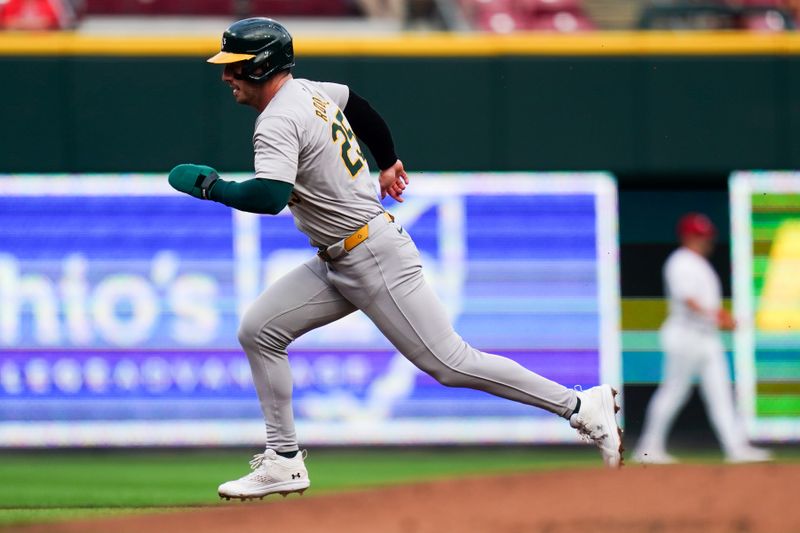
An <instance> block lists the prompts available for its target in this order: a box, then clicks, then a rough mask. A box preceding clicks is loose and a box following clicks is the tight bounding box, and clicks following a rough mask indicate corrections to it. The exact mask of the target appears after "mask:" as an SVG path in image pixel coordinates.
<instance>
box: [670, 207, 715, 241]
mask: <svg viewBox="0 0 800 533" xmlns="http://www.w3.org/2000/svg"><path fill="white" fill-rule="evenodd" d="M716 234H717V228H715V227H714V223H713V222H711V220H710V219H709V218H708V217H707V216H705V215H703V214H701V213H687V214H685V215H683V216H682V217H681V219H680V220H679V221H678V237H680V238H681V239H683V238H684V237H689V236H697V237H707V238H711V237H714V236H716Z"/></svg>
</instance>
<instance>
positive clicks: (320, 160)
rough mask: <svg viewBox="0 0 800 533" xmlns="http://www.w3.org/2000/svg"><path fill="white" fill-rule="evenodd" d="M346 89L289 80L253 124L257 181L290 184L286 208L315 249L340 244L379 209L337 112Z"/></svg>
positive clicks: (353, 142) (349, 132) (361, 158)
mask: <svg viewBox="0 0 800 533" xmlns="http://www.w3.org/2000/svg"><path fill="white" fill-rule="evenodd" d="M348 95H349V89H348V88H347V86H346V85H339V84H336V83H319V82H313V81H309V80H304V79H290V80H289V81H287V82H286V83H285V84H284V85H283V87H282V88H281V90H280V91H278V94H277V95H275V97H274V98H273V99H272V101H271V102H270V103H269V105H268V106H267V107H266V109H264V111H263V112H262V113H261V114H260V115H259V117H258V119H257V120H256V131H255V134H254V135H253V145H254V146H255V170H256V177H257V178H266V179H271V180H279V181H285V182H288V183H291V184H293V185H294V190H293V194H292V197H291V200H290V203H289V209H291V211H292V214H293V215H294V219H295V224H296V225H297V227H298V229H300V231H302V232H303V233H305V234H306V235H308V237H309V238H310V239H311V243H312V244H313V245H314V246H320V245H324V246H328V245H331V244H333V243H334V242H336V241H338V240H341V239H343V238H345V237H347V236H349V235H350V234H351V233H353V231H354V230H356V229H357V228H360V227H361V226H363V225H364V224H366V223H367V222H368V221H369V220H370V219H371V218H373V217H375V215H377V214H379V213H381V212H382V211H383V207H382V206H381V204H380V201H378V196H377V192H376V189H375V185H374V183H373V182H372V180H370V174H369V166H368V165H367V161H366V158H365V157H364V154H363V153H362V151H361V147H360V146H359V145H358V140H357V139H356V136H355V134H353V130H352V129H351V128H350V124H348V122H347V119H346V118H345V116H344V113H343V111H342V109H344V107H345V105H347V98H348Z"/></svg>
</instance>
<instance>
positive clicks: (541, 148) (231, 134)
mask: <svg viewBox="0 0 800 533" xmlns="http://www.w3.org/2000/svg"><path fill="white" fill-rule="evenodd" d="M217 43H218V37H217V36H208V37H203V38H186V39H175V38H173V39H169V38H164V37H153V38H145V37H137V38H111V37H87V36H80V35H70V34H56V35H32V36H29V35H19V34H4V35H0V79H3V80H4V83H3V84H2V85H0V102H2V104H0V105H2V116H3V128H2V137H0V143H1V144H2V146H3V153H2V160H1V162H0V171H2V172H120V171H124V172H164V171H166V170H168V169H169V168H171V167H172V166H173V165H174V164H175V163H176V162H181V161H187V160H188V161H203V162H207V163H210V164H212V165H214V166H216V167H218V168H219V169H221V170H223V171H248V170H249V169H251V168H252V153H251V148H250V137H251V134H252V123H253V119H254V114H253V111H252V110H250V109H246V108H240V107H237V106H236V105H235V104H234V103H233V102H232V99H231V96H230V93H229V90H228V89H227V88H226V86H225V85H224V84H223V83H221V82H220V81H219V76H220V70H219V68H218V67H214V66H210V65H207V64H206V63H205V62H204V61H203V60H204V58H205V57H208V56H209V55H210V54H212V53H213V52H214V50H215V49H216V48H217V47H218V44H217ZM297 51H298V62H297V69H296V74H297V75H298V76H302V77H308V78H312V79H326V80H331V81H340V82H346V83H348V84H349V85H351V87H352V88H353V89H354V90H356V91H357V92H359V93H361V94H363V95H364V96H366V97H367V98H368V99H369V100H370V101H372V102H373V103H374V105H375V106H376V107H377V108H378V109H379V110H380V111H381V112H382V113H383V114H384V115H385V116H386V118H387V120H388V122H389V123H390V124H391V125H392V128H393V131H394V133H395V137H396V140H397V145H398V148H399V151H400V153H401V154H402V155H403V157H404V158H405V159H406V161H407V162H408V163H409V166H411V167H412V168H414V169H424V170H431V171H460V170H464V171H504V170H520V171H529V170H537V171H543V170H554V171H558V170H607V171H611V172H613V173H615V174H617V175H634V176H636V175H654V174H658V175H663V174H672V173H682V174H693V175H702V176H706V177H709V176H710V177H711V178H714V177H715V178H717V179H720V180H724V179H725V178H724V177H721V176H727V174H728V173H729V172H730V171H732V170H735V169H754V168H794V167H797V166H798V165H800V99H798V97H797V95H798V94H800V56H799V55H798V54H800V36H797V35H791V34H790V35H782V36H774V35H773V36H760V35H753V34H735V33H734V34H724V35H714V34H710V35H708V34H698V35H694V34H692V35H682V36H679V37H674V36H670V35H665V34H660V33H641V34H639V33H610V34H608V33H598V34H590V35H586V36H542V35H539V36H515V37H487V36H442V35H434V36H427V37H411V36H407V37H397V38H386V39H374V40H366V41H365V40H361V39H359V40H356V39H351V40H347V39H344V40H342V39H320V38H316V39H312V38H305V39H304V38H302V37H298V38H297ZM711 178H709V179H711Z"/></svg>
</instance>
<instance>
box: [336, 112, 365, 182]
mask: <svg viewBox="0 0 800 533" xmlns="http://www.w3.org/2000/svg"><path fill="white" fill-rule="evenodd" d="M331 137H332V138H333V142H335V143H338V142H339V141H342V162H344V166H345V167H346V168H347V171H348V172H349V173H350V175H351V176H352V177H354V178H355V177H356V174H358V172H359V171H360V170H361V169H362V168H364V165H365V162H364V153H363V152H362V151H361V148H359V147H358V144H357V143H358V141H356V149H355V150H354V154H353V155H351V151H350V150H351V149H352V148H353V144H352V142H351V141H353V140H355V134H354V133H353V130H351V129H350V127H349V125H348V124H347V122H346V121H345V119H344V114H343V113H342V110H341V109H340V110H338V111H337V112H336V122H333V123H332V124H331Z"/></svg>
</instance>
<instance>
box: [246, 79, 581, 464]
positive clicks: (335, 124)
mask: <svg viewBox="0 0 800 533" xmlns="http://www.w3.org/2000/svg"><path fill="white" fill-rule="evenodd" d="M348 95H349V89H348V88H347V87H346V86H344V85H336V84H327V83H317V82H311V81H308V80H302V79H300V80H295V79H289V81H287V82H286V83H285V84H284V85H283V87H282V88H281V89H280V90H279V91H278V93H277V95H276V96H275V97H273V99H272V100H271V101H270V103H269V105H268V106H267V107H266V109H265V110H264V111H263V112H262V114H261V115H260V116H259V118H258V122H257V125H256V133H255V136H254V144H255V150H256V156H255V164H256V177H258V178H267V179H273V180H281V181H286V182H289V183H293V184H294V193H293V195H292V199H291V205H290V209H291V210H292V214H293V215H294V217H295V223H296V225H297V227H298V228H299V229H300V230H301V231H303V232H304V233H306V234H307V235H308V236H309V237H310V238H311V241H312V244H315V245H325V246H330V245H331V244H333V243H334V242H336V241H341V240H342V239H344V238H346V237H349V236H350V235H351V234H352V233H353V232H354V231H355V230H356V229H358V228H360V227H361V226H363V225H364V224H365V223H368V224H369V231H368V232H367V233H368V237H367V238H366V239H365V240H363V241H362V242H361V243H360V244H359V245H358V246H356V247H354V248H352V250H351V251H349V252H348V253H346V254H344V255H343V256H341V257H338V258H337V259H336V260H335V261H333V262H325V261H323V260H322V259H321V258H319V257H313V258H312V259H310V260H309V261H307V262H306V263H304V264H302V265H300V266H298V267H297V268H295V269H294V270H292V271H291V272H289V273H288V274H286V275H285V276H284V277H282V278H281V279H279V280H277V281H276V282H275V283H272V284H271V285H270V286H269V287H267V289H266V290H265V291H264V293H262V294H261V295H260V296H259V297H258V299H257V300H256V301H255V302H254V303H253V305H252V306H251V308H250V309H249V310H248V311H247V312H246V313H245V315H244V317H243V318H242V322H241V324H240V327H239V342H240V343H241V345H242V347H243V348H244V350H245V353H247V358H248V360H249V361H250V368H251V370H252V372H253V382H254V384H255V387H256V391H257V392H258V396H259V400H260V402H261V408H262V411H263V414H264V419H265V421H266V425H267V446H268V447H269V448H272V449H275V450H277V451H290V450H293V449H297V437H296V434H295V427H294V414H293V412H292V374H291V371H290V368H289V361H288V353H287V351H286V349H287V347H288V345H289V344H290V343H291V342H292V341H293V340H294V339H296V338H297V337H299V336H300V335H302V334H303V333H305V332H307V331H310V330H312V329H315V328H318V327H321V326H324V325H325V324H329V323H330V322H333V321H335V320H338V319H339V318H342V317H344V316H346V315H348V314H350V313H352V312H354V311H356V310H361V311H363V312H364V313H365V314H366V315H367V316H368V317H369V318H370V320H372V322H374V323H375V325H376V326H377V327H378V329H380V330H381V332H382V333H383V334H384V335H385V336H386V338H387V339H389V341H390V342H391V343H392V344H393V345H394V346H395V347H396V348H397V350H398V352H399V354H402V355H400V357H405V358H407V359H408V360H409V361H411V362H412V363H413V364H414V365H415V366H416V367H417V368H419V369H421V370H423V371H424V372H427V373H428V374H430V375H432V376H433V377H434V378H435V379H437V380H438V381H440V382H441V383H444V384H446V385H450V386H456V387H470V388H474V389H478V390H483V391H486V392H489V393H492V394H495V395H497V396H501V397H503V398H508V399H510V400H514V401H517V402H522V403H526V404H529V405H534V406H537V407H541V408H543V409H546V410H548V411H551V412H553V413H556V414H558V415H560V416H563V417H565V418H566V417H569V416H570V414H571V413H572V412H573V411H574V409H575V406H576V404H577V397H576V394H575V391H573V390H572V389H568V388H566V387H564V386H563V385H560V384H558V383H555V382H553V381H550V380H548V379H546V378H544V377H542V376H539V375H537V374H535V373H534V372H531V371H529V370H527V369H525V368H524V367H522V366H520V365H519V364H518V363H516V362H515V361H512V360H511V359H507V358H505V357H501V356H497V355H493V354H488V353H484V352H482V351H480V350H477V349H475V348H473V347H472V346H470V345H469V344H468V343H466V342H465V341H464V340H463V339H462V338H461V337H460V336H459V335H458V334H457V333H456V332H455V331H454V329H453V327H452V325H451V324H450V320H449V317H448V316H447V312H446V310H445V308H444V306H443V305H442V304H441V302H440V301H439V299H438V297H437V296H436V293H435V292H434V291H433V289H431V288H430V287H429V286H428V284H427V282H426V280H425V277H424V276H423V274H422V262H421V260H420V254H419V251H418V250H417V247H416V246H415V245H414V242H413V241H412V240H411V237H409V235H408V233H407V232H406V231H404V229H403V228H402V227H401V226H400V225H398V224H397V223H395V222H394V221H393V220H390V219H389V218H388V217H385V216H383V214H382V213H383V206H382V205H381V203H380V202H379V201H378V197H377V191H376V189H375V186H374V185H373V184H372V182H371V180H370V177H369V169H368V168H367V163H366V161H365V160H364V156H363V154H362V153H361V151H360V148H359V146H358V141H357V140H356V138H355V135H354V134H353V132H352V130H351V129H350V126H349V124H348V123H347V120H346V119H345V118H344V114H343V113H342V108H343V107H344V106H345V105H346V103H347V98H348Z"/></svg>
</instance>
